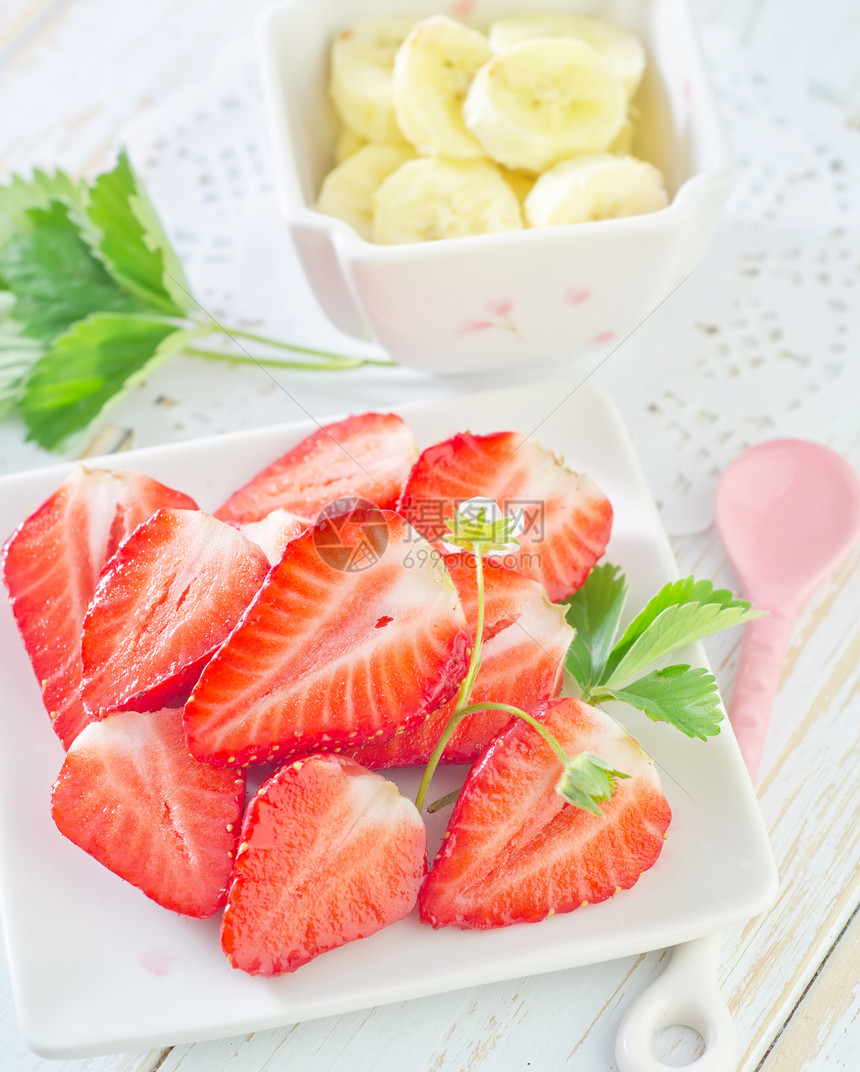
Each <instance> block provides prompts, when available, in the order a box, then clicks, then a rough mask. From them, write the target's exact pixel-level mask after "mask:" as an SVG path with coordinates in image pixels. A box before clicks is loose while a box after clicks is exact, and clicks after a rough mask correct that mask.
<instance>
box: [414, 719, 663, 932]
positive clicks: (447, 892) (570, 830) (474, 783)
mask: <svg viewBox="0 0 860 1072" xmlns="http://www.w3.org/2000/svg"><path fill="white" fill-rule="evenodd" d="M540 717H541V719H542V721H543V722H544V724H545V725H546V726H548V727H549V729H550V730H551V731H552V733H553V734H554V735H555V737H556V739H557V740H558V741H559V743H560V744H561V746H562V747H563V748H564V749H565V751H566V752H567V753H568V754H569V755H571V754H576V753H579V752H591V753H594V754H596V755H598V756H600V757H601V758H602V759H604V760H605V761H606V762H607V763H609V764H610V766H611V767H613V768H615V769H616V770H620V771H623V772H624V773H625V774H628V775H630V777H629V778H627V779H618V781H617V782H616V786H615V793H614V795H613V797H612V799H611V800H609V801H607V802H606V803H604V804H603V805H602V808H603V811H604V815H602V816H600V815H594V814H592V813H590V812H587V811H583V810H582V809H580V808H577V807H574V806H573V805H572V804H568V803H566V802H565V800H564V799H563V798H562V797H561V796H560V795H559V794H558V793H557V792H556V791H555V788H554V787H555V785H556V783H557V782H558V780H559V779H560V777H561V774H562V765H561V763H560V762H559V760H558V758H557V757H556V756H555V753H554V752H553V751H552V750H551V749H550V747H549V745H548V744H547V743H546V742H545V741H544V739H543V738H542V737H541V736H540V734H539V733H537V732H536V731H535V730H534V729H533V728H532V727H531V726H528V725H527V724H526V723H525V722H523V721H521V720H520V721H516V722H514V723H512V724H511V725H510V726H509V727H508V729H507V730H505V732H504V733H503V734H502V735H501V736H500V737H499V738H497V740H496V741H495V742H494V743H493V744H491V745H490V747H489V748H488V749H487V751H486V752H485V753H484V755H483V756H482V757H481V758H480V759H478V760H477V761H476V763H475V765H474V766H473V767H472V769H471V771H470V772H469V775H468V777H467V778H466V782H465V784H464V786H463V789H462V792H461V793H460V796H459V799H458V800H457V803H456V805H455V806H454V812H453V814H452V816H451V821H450V822H449V824H448V831H447V833H446V835H445V839H444V841H443V842H442V848H441V849H440V850H439V853H438V855H437V856H436V860H435V862H434V864H433V866H432V869H431V871H430V874H429V875H428V877H427V880H426V882H425V884H424V886H423V887H422V890H421V894H420V897H419V904H420V908H421V919H422V920H423V921H424V922H425V923H430V924H431V925H432V926H434V927H447V926H451V925H456V926H459V927H476V928H488V927H504V926H507V925H509V924H511V923H522V922H532V921H536V920H541V919H544V918H545V917H546V916H548V915H551V914H553V913H556V912H570V911H572V910H573V909H575V908H579V907H580V906H581V905H584V904H589V903H594V902H597V901H603V900H605V899H606V898H607V897H611V896H612V895H613V894H614V893H616V892H617V891H618V890H621V889H628V888H629V887H630V886H632V885H633V884H634V883H635V882H636V880H637V879H638V878H639V876H640V875H641V874H642V873H643V871H646V870H647V869H648V868H649V867H651V866H652V864H653V863H654V862H655V861H656V859H657V857H658V856H659V855H660V850H661V849H662V847H663V840H664V834H665V832H666V829H667V827H668V825H669V821H670V819H671V812H670V810H669V805H668V803H667V801H666V798H665V796H664V795H663V791H662V789H661V787H660V779H659V777H658V776H657V772H656V770H655V768H654V765H653V763H652V762H651V760H650V759H649V758H648V756H646V755H645V753H644V752H643V751H642V749H641V748H640V747H639V746H638V745H637V744H636V742H635V741H634V740H633V738H632V737H630V736H629V735H628V734H627V733H626V732H625V731H624V730H623V729H622V728H621V727H620V726H619V725H618V724H617V723H615V722H614V721H613V720H612V719H611V718H609V716H608V715H606V714H604V713H603V712H602V711H599V710H598V709H596V708H593V707H589V706H588V705H587V704H584V703H582V702H580V701H579V700H575V699H572V698H567V699H562V700H556V701H553V702H551V703H549V704H548V705H547V706H546V708H545V710H544V712H543V713H542V715H541V716H540Z"/></svg>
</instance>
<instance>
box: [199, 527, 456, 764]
mask: <svg viewBox="0 0 860 1072" xmlns="http://www.w3.org/2000/svg"><path fill="white" fill-rule="evenodd" d="M469 647H470V642H469V634H468V630H467V627H466V619H465V616H464V614H463V608H462V607H461V605H460V600H459V598H458V596H457V592H456V589H455V588H454V585H453V582H452V581H451V578H450V576H449V575H448V572H447V570H446V569H445V566H444V564H443V563H442V561H441V559H440V558H439V556H438V555H436V554H435V553H434V552H433V551H432V549H431V548H430V547H429V546H428V544H427V543H426V542H425V541H424V540H423V539H422V538H421V537H420V536H419V535H418V533H416V532H415V530H414V529H413V528H412V527H411V526H410V525H408V524H407V523H406V522H405V521H404V520H403V518H401V517H399V516H398V515H397V514H395V513H392V512H391V511H386V510H356V511H353V512H351V513H349V514H344V515H339V516H337V517H327V518H324V519H323V520H322V521H321V522H319V523H318V524H317V525H315V526H314V527H313V528H311V529H308V530H307V531H306V532H304V533H302V534H301V536H299V537H297V538H296V539H295V540H292V541H291V542H290V543H289V544H288V545H287V548H286V550H285V552H284V555H283V558H282V559H281V561H280V562H279V563H278V565H276V566H274V567H273V568H272V570H271V572H270V573H269V576H268V577H267V579H266V582H265V584H264V585H263V587H262V588H261V590H260V593H259V595H258V596H257V598H256V599H255V600H254V602H253V603H252V604H251V606H250V607H249V608H248V611H247V613H246V614H245V616H244V618H243V619H242V622H241V623H240V624H239V625H238V626H237V628H236V629H235V631H234V632H233V633H232V635H231V636H230V637H229V639H228V640H227V641H226V642H225V644H224V646H223V647H222V648H221V649H220V651H218V653H217V654H216V655H215V657H214V658H213V659H212V661H211V662H210V663H209V664H208V666H207V667H206V668H205V670H204V671H203V674H202V675H201V677H200V681H199V682H198V684H197V685H196V687H195V689H194V691H193V692H192V694H191V697H190V698H189V700H188V703H187V704H186V707H185V729H186V733H187V734H188V742H189V747H190V748H191V751H192V753H193V754H194V755H195V756H197V757H198V758H199V759H205V760H208V761H209V762H211V763H216V764H222V763H240V764H241V763H254V762H263V761H265V760H268V759H276V758H278V757H279V756H282V755H284V754H286V753H288V752H294V751H313V750H317V749H326V750H327V749H329V748H331V747H335V746H337V745H338V744H345V743H347V742H348V741H355V740H365V739H367V738H369V737H371V736H373V735H378V736H380V737H385V736H390V735H392V734H393V733H394V731H395V728H396V727H397V726H398V725H401V724H405V723H408V722H410V721H413V720H416V719H418V718H421V717H423V716H424V715H425V714H426V713H427V712H428V711H432V710H433V709H434V708H436V707H438V706H439V705H440V704H442V703H444V702H445V701H446V700H447V699H448V698H449V697H450V696H451V695H453V693H454V691H455V690H456V688H457V686H458V685H459V683H460V681H461V680H462V678H463V675H464V674H465V671H466V666H467V662H468V654H469Z"/></svg>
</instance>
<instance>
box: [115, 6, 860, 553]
mask: <svg viewBox="0 0 860 1072" xmlns="http://www.w3.org/2000/svg"><path fill="white" fill-rule="evenodd" d="M777 6H779V5H777ZM795 6H796V5H795ZM707 7H708V2H707V0H700V3H699V4H698V5H697V9H698V10H699V13H700V15H701V16H702V20H703V21H702V24H701V31H702V38H703V44H704V48H705V52H706V55H707V57H708V60H709V66H710V68H711V71H712V75H713V78H714V82H715V85H716V89H717V93H718V96H719V99H720V103H721V107H722V111H723V114H724V117H725V122H726V126H727V128H728V132H729V135H730V138H731V140H732V143H733V145H734V148H735V153H736V157H737V163H738V174H737V180H736V185H735V188H734V191H733V194H732V197H731V199H730V202H729V204H728V206H727V209H726V211H725V213H724V217H723V220H722V222H721V224H720V226H719V229H718V231H717V234H716V236H715V238H714V240H713V243H712V245H711V247H710V249H709V251H708V253H707V255H706V258H705V260H704V262H703V263H702V265H701V266H700V267H699V268H698V269H697V271H696V272H695V273H694V274H693V276H692V277H691V278H690V279H689V280H688V281H687V282H686V283H684V284H683V285H682V287H681V288H680V289H679V290H678V291H676V292H675V294H674V295H672V296H671V297H670V298H669V299H668V300H667V301H666V302H665V303H664V305H663V306H662V307H661V308H660V309H658V310H657V311H656V312H655V313H654V314H653V315H652V316H651V317H650V318H649V319H648V321H646V323H645V324H643V325H642V326H641V328H640V329H639V330H638V331H637V332H636V333H635V335H634V336H633V337H631V338H630V339H628V340H627V341H626V342H625V343H623V344H622V345H621V347H619V349H618V350H616V352H615V353H614V354H613V355H611V356H610V357H609V359H607V360H606V361H605V362H604V363H603V365H602V366H601V367H599V368H598V369H596V370H590V369H587V368H585V369H583V368H582V367H578V366H574V367H572V368H571V369H570V370H568V371H569V372H570V374H571V375H573V376H574V377H576V376H582V375H588V374H590V373H592V372H593V375H594V377H595V379H596V380H597V381H598V382H600V383H601V384H603V385H604V386H605V387H606V388H607V389H608V391H609V392H610V394H611V395H612V397H613V398H614V400H615V401H616V403H617V404H618V406H619V408H620V409H621V411H622V413H623V415H624V418H625V420H626V422H627V425H628V428H629V430H630V432H631V435H632V436H633V439H634V441H635V443H636V445H637V448H638V450H639V453H640V456H641V458H642V462H643V465H644V468H645V470H646V473H647V475H648V478H649V480H650V482H651V486H652V489H653V491H654V494H655V497H656V499H657V501H658V503H659V505H660V508H661V511H662V514H663V518H664V522H665V524H666V527H667V529H668V530H669V531H670V533H674V534H680V533H685V532H693V531H698V530H700V529H702V528H704V527H705V526H707V525H708V524H709V523H710V521H711V519H712V500H713V489H714V483H715V480H716V476H717V474H718V473H719V471H720V470H721V469H722V468H723V467H724V466H725V465H726V463H727V462H728V461H729V460H730V459H731V458H732V457H734V455H735V454H737V453H738V452H739V451H740V450H741V449H743V448H744V447H745V446H747V445H750V444H752V443H754V442H757V441H759V440H762V439H768V438H774V437H777V436H783V435H800V436H806V437H809V438H813V439H817V440H819V441H822V442H826V443H828V444H830V445H831V446H833V447H835V448H836V449H837V450H840V451H842V452H843V453H845V454H846V455H848V456H849V457H851V458H852V460H853V461H854V462H855V464H856V463H857V458H858V455H857V450H858V431H860V404H858V399H860V198H858V195H857V191H858V190H860V130H858V124H860V108H858V107H857V101H856V100H852V99H851V98H850V93H848V95H846V94H845V93H842V91H843V90H846V92H847V91H848V90H850V89H851V87H850V85H848V84H847V83H845V84H839V83H838V80H837V82H833V81H832V80H831V82H830V83H829V84H828V83H825V82H823V81H822V80H821V79H819V80H817V81H816V80H815V79H813V77H812V76H811V75H810V73H809V71H808V70H804V69H803V68H802V67H801V66H800V65H798V64H792V63H786V62H785V56H784V55H783V54H781V53H780V52H779V42H777V41H775V40H774V32H775V31H774V30H773V28H772V27H771V28H768V27H761V26H758V27H757V26H756V24H755V19H754V18H753V16H754V15H755V4H752V5H747V8H748V11H745V10H744V5H743V4H742V3H740V2H739V3H736V4H734V5H733V6H732V13H733V16H734V17H735V20H736V22H737V23H738V25H734V26H732V25H731V24H730V21H729V19H728V18H727V17H726V16H725V10H724V9H723V8H722V7H721V6H720V5H715V6H714V7H713V11H712V12H710V13H709V12H708V11H707V10H706V9H707ZM781 10H782V9H781ZM739 12H740V16H742V17H739ZM750 12H751V14H750ZM795 15H796V13H795ZM798 17H799V16H798ZM849 29H850V30H851V32H852V33H853V34H854V37H853V40H854V42H855V44H860V33H858V32H856V31H857V27H853V28H849ZM832 31H833V32H832V33H831V35H830V40H831V52H830V55H831V56H836V51H835V50H836V45H835V44H833V42H836V41H837V39H838V41H839V46H838V48H839V49H841V52H839V55H842V54H843V53H845V50H846V44H845V41H846V36H847V37H850V34H847V31H845V30H844V28H841V27H835V28H832ZM802 37H803V35H802V34H798V33H795V34H794V38H793V39H798V40H799V39H802ZM820 51H821V56H820V59H821V61H822V62H821V63H820V64H819V67H818V70H819V71H822V70H826V69H827V61H826V55H825V51H826V50H825V49H824V45H823V44H821V43H820ZM848 51H849V52H850V49H849V50H848ZM855 54H856V53H855ZM843 67H844V64H843ZM832 70H834V71H837V73H838V64H837V65H835V66H833V67H832ZM843 82H844V80H843ZM846 87H847V89H846ZM840 93H842V96H840ZM125 140H126V143H127V145H128V147H129V150H130V152H131V155H132V157H133V159H134V161H135V164H136V166H137V167H138V169H139V170H140V172H141V174H142V176H143V178H144V180H145V181H146V183H147V186H148V188H149V190H150V192H151V194H152V196H153V199H154V201H155V202H156V204H157V206H158V208H159V210H160V211H161V213H162V215H163V217H164V219H165V223H166V225H167V227H168V230H169V231H170V233H171V236H172V237H173V239H174V240H175V244H176V247H177V250H178V252H179V254H180V256H181V258H182V260H183V263H184V264H185V266H186V270H187V272H188V275H189V278H190V280H191V282H192V285H193V287H194V290H195V293H196V295H197V296H198V298H199V299H200V301H201V303H202V304H203V305H204V306H205V307H206V309H207V310H208V311H210V312H211V313H213V315H215V316H216V317H218V318H223V319H224V320H225V321H226V322H228V323H231V324H234V325H237V326H244V327H249V328H251V329H257V330H260V331H264V332H265V333H267V334H270V335H274V336H278V337H282V338H285V339H290V340H292V341H295V342H300V343H305V344H311V345H314V346H319V347H322V348H330V349H336V350H339V351H341V352H353V353H374V352H376V351H375V348H374V347H372V346H369V345H367V344H363V343H359V342H356V341H355V340H352V339H348V338H346V337H345V336H343V335H341V334H340V333H339V332H337V331H336V330H335V329H334V328H333V327H332V326H331V325H330V324H329V323H328V322H327V321H326V319H325V317H324V316H323V314H322V312H321V311H320V310H319V308H318V307H317V305H316V303H315V301H314V299H313V298H312V296H311V294H310V291H309V289H308V287H307V285H306V284H305V282H304V278H303V276H302V273H301V269H300V267H299V265H298V262H297V260H296V258H295V256H294V255H293V253H292V250H291V247H290V244H289V238H288V235H287V232H286V228H285V226H284V224H283V221H282V220H281V218H280V214H279V211H278V207H277V203H276V199H275V193H274V188H273V181H272V176H271V171H270V167H269V162H268V145H267V133H266V130H265V123H264V117H263V108H262V98H261V90H260V86H259V81H258V76H257V66H256V58H255V54H254V50H253V45H252V42H251V41H250V40H247V41H242V42H239V43H237V45H236V46H235V48H234V49H233V50H232V51H231V52H230V53H229V54H227V55H225V56H222V57H219V58H218V60H217V61H216V62H215V64H213V67H212V71H211V75H210V77H209V78H208V80H206V81H204V82H200V83H198V84H195V85H194V86H192V87H190V88H188V89H186V90H185V91H184V92H182V93H180V94H177V95H175V96H174V97H173V98H171V99H170V101H169V102H167V103H166V104H163V105H161V106H159V107H158V108H157V109H153V110H151V111H149V112H147V113H145V114H143V115H142V116H141V118H140V119H139V120H137V121H135V123H134V124H133V125H132V126H131V127H130V128H128V130H127V131H126V138H125ZM201 370H202V372H203V376H201ZM552 374H553V375H557V372H553V373H552ZM328 375H329V376H331V377H332V378H333V379H337V377H338V376H339V375H340V374H328ZM316 380H318V381H320V382H311V381H308V380H304V381H303V382H302V385H301V387H294V386H293V383H294V381H292V380H290V378H289V376H288V374H286V373H284V374H278V377H277V378H273V377H270V376H268V375H266V374H264V373H263V372H262V371H260V370H257V369H253V368H251V369H248V368H244V369H242V370H241V372H240V371H239V370H236V369H233V368H223V369H222V368H221V367H219V366H206V365H203V364H202V363H201V362H199V361H197V362H195V361H193V360H191V359H174V361H173V362H171V364H170V367H169V369H165V370H163V371H159V373H157V374H155V375H154V376H153V377H152V378H151V379H150V381H148V383H147V384H146V385H144V387H143V388H141V389H139V390H138V391H137V392H136V393H135V395H134V397H132V398H129V399H128V400H127V401H126V402H124V403H120V405H119V407H117V409H116V410H114V411H112V413H111V419H112V420H114V421H117V422H118V423H120V424H122V425H125V426H128V427H130V428H132V429H133V431H134V433H135V435H134V444H135V445H141V444H146V443H150V442H163V441H165V440H170V439H178V438H186V437H189V436H192V435H198V434H206V433H209V432H213V431H224V430H228V429H233V428H239V427H247V426H248V425H249V424H251V423H268V422H270V421H276V420H284V419H293V418H296V417H299V416H302V415H304V414H305V413H307V412H313V413H314V414H315V415H322V414H324V413H325V412H327V411H331V410H332V409H344V408H358V407H361V406H364V407H368V406H371V405H384V404H391V403H393V402H397V401H409V400H413V399H424V400H426V399H428V398H433V397H441V396H443V395H445V394H447V393H450V392H452V391H455V390H476V389H479V388H480V387H485V386H495V385H497V384H498V382H499V381H498V380H496V381H494V383H493V384H487V383H486V381H484V382H483V383H480V382H473V381H463V380H456V381H439V380H433V379H428V378H426V377H423V376H421V375H419V374H417V373H413V372H411V371H410V370H406V369H392V370H379V369H367V370H360V371H359V372H357V373H352V374H349V380H348V386H347V381H346V380H340V382H338V383H336V384H334V383H332V386H331V387H329V386H328V384H329V383H331V381H330V380H325V378H324V377H323V376H322V375H320V376H318V377H316ZM278 383H280V384H281V387H282V389H281V390H279V388H278ZM346 392H348V400H349V406H347V405H345V403H344V397H345V393H346ZM331 398H334V399H336V402H335V403H332V402H331V401H330V400H331Z"/></svg>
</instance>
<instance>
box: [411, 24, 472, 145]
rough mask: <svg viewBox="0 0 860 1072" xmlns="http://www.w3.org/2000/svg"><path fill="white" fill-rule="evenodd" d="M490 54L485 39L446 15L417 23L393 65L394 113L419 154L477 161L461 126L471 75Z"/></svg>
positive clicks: (470, 140)
mask: <svg viewBox="0 0 860 1072" xmlns="http://www.w3.org/2000/svg"><path fill="white" fill-rule="evenodd" d="M491 56H492V53H491V52H490V46H489V44H488V42H487V38H486V37H485V36H484V34H482V33H478V31H477V30H471V29H469V27H468V26H464V25H463V24H462V23H460V22H455V21H454V19H449V18H448V17H447V16H446V15H433V16H431V17H430V18H429V19H424V20H422V21H421V22H419V23H418V24H417V25H416V26H415V28H414V29H413V30H412V32H411V33H410V34H409V36H408V37H407V38H406V40H405V41H404V42H403V45H402V47H401V48H400V49H399V50H398V53H397V58H396V60H395V62H394V111H395V114H396V116H397V122H398V124H399V125H400V129H401V130H402V131H403V133H404V135H405V136H406V139H407V141H410V142H411V143H412V144H413V145H414V146H415V148H416V149H417V150H418V152H419V153H421V155H422V156H444V157H447V158H448V159H451V160H476V159H480V158H481V157H482V156H483V155H484V152H483V150H482V149H481V146H480V145H479V144H478V143H477V141H475V139H474V137H473V136H472V135H471V134H470V133H469V132H468V130H466V127H465V126H464V124H463V114H462V106H463V100H464V99H465V96H466V91H467V90H468V88H469V84H470V83H471V81H472V78H473V77H474V75H475V72H476V71H477V70H478V68H479V67H481V66H482V65H483V64H484V63H486V62H487V60H489V59H490V57H491Z"/></svg>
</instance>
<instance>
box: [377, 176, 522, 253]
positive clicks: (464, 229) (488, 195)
mask: <svg viewBox="0 0 860 1072" xmlns="http://www.w3.org/2000/svg"><path fill="white" fill-rule="evenodd" d="M374 207H375V213H374V223H373V237H374V240H375V241H376V242H380V243H383V244H385V245H394V244H400V243H403V242H431V241H433V240H434V239H437V238H459V237H462V236H464V235H479V234H490V233H492V232H495V231H517V230H520V229H521V228H522V226H523V218H522V212H521V211H520V205H519V202H518V201H517V199H516V196H515V195H514V192H513V190H512V189H511V188H510V186H508V184H507V183H506V182H505V180H504V179H503V178H502V176H501V175H500V174H499V170H498V168H497V167H495V166H494V165H493V164H489V163H487V162H486V161H483V160H438V159H434V158H433V157H422V158H420V159H418V160H412V161H410V162H409V163H406V164H404V165H403V166H402V167H400V168H398V169H397V171H395V172H394V174H392V175H389V177H388V178H387V179H386V180H385V182H383V184H382V185H381V186H380V187H379V189H378V190H377V191H376V196H375V197H374Z"/></svg>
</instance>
